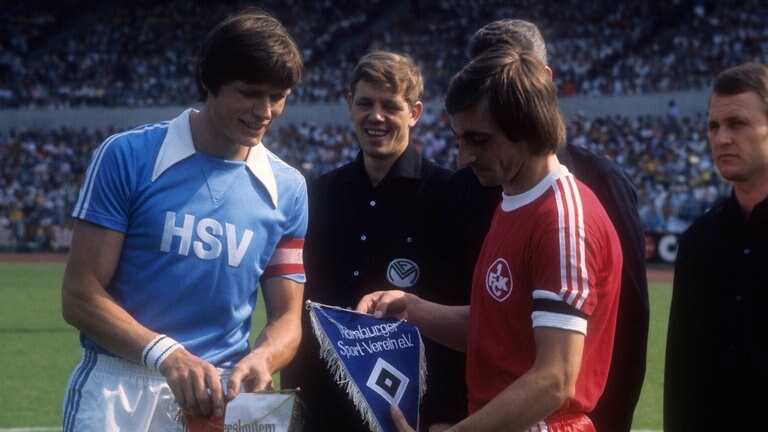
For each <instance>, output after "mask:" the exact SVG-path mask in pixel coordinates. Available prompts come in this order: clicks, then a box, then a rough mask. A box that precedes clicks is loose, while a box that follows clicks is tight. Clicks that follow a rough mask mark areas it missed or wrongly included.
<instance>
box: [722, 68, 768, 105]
mask: <svg viewBox="0 0 768 432" xmlns="http://www.w3.org/2000/svg"><path fill="white" fill-rule="evenodd" d="M748 91H753V92H755V93H757V96H758V97H760V100H762V101H763V106H764V108H765V114H766V115H767V116H768V66H766V65H764V64H760V63H744V64H740V65H738V66H734V67H732V68H729V69H726V70H724V71H723V72H721V73H720V74H719V75H718V76H717V77H716V78H715V80H714V81H713V82H712V92H713V93H714V94H717V95H721V96H733V95H737V94H741V93H745V92H748Z"/></svg>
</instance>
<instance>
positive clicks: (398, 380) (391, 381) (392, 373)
mask: <svg viewBox="0 0 768 432" xmlns="http://www.w3.org/2000/svg"><path fill="white" fill-rule="evenodd" d="M408 381H410V380H409V379H408V377H407V376H405V375H404V374H403V373H402V372H400V371H399V370H397V369H396V368H395V367H394V366H392V365H391V364H389V363H387V362H386V361H385V360H384V359H382V358H379V359H377V360H376V365H374V367H373V371H372V372H371V375H369V376H368V382H367V383H366V385H367V386H368V387H369V388H370V389H372V390H373V391H375V392H376V393H378V394H379V396H381V397H383V398H384V399H385V400H386V401H387V402H389V403H391V404H396V403H399V402H400V399H401V398H402V397H403V393H404V392H405V388H406V387H408Z"/></svg>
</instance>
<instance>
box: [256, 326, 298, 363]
mask: <svg viewBox="0 0 768 432" xmlns="http://www.w3.org/2000/svg"><path fill="white" fill-rule="evenodd" d="M301 337H302V335H301V322H300V320H299V318H298V316H296V317H294V316H291V315H287V316H283V317H281V318H280V319H277V320H275V321H273V322H269V323H268V324H267V325H266V326H265V327H264V329H263V330H262V331H261V333H259V335H258V336H257V337H256V340H255V341H254V344H253V353H252V354H256V355H258V356H259V357H263V358H264V359H265V361H266V363H267V365H268V367H269V369H270V371H271V372H272V373H275V372H278V371H279V370H280V369H282V368H283V367H284V366H285V365H287V364H288V363H289V362H290V361H291V359H293V357H294V356H295V355H296V351H297V350H298V347H299V342H301Z"/></svg>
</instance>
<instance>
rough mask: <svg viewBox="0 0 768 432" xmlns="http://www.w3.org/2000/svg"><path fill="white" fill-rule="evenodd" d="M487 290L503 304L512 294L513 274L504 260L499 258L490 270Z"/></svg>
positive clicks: (486, 279) (486, 277)
mask: <svg viewBox="0 0 768 432" xmlns="http://www.w3.org/2000/svg"><path fill="white" fill-rule="evenodd" d="M485 288H486V289H487V290H488V292H489V293H490V294H491V296H493V298H495V299H496V300H498V301H500V302H502V301H504V300H506V299H507V297H509V295H510V294H512V272H511V271H510V270H509V264H507V261H506V260H504V258H499V259H497V260H496V261H494V262H493V264H491V266H490V267H489V268H488V273H487V274H486V275H485Z"/></svg>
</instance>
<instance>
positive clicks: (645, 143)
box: [0, 112, 730, 250]
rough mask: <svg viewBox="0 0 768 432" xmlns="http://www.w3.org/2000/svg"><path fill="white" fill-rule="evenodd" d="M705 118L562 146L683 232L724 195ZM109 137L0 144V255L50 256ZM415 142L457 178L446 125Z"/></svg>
mask: <svg viewBox="0 0 768 432" xmlns="http://www.w3.org/2000/svg"><path fill="white" fill-rule="evenodd" d="M705 120H706V119H705V117H704V115H703V114H699V115H696V116H693V117H678V116H675V115H669V114H664V115H660V116H645V117H637V118H629V117H624V116H611V117H597V118H589V117H587V116H583V115H580V116H577V117H576V118H574V119H572V120H571V121H569V123H568V139H569V140H570V141H572V142H573V143H575V144H576V145H580V146H584V147H587V148H589V149H591V150H593V151H595V152H597V153H600V154H603V155H606V156H607V157H609V158H611V159H613V160H614V161H616V162H617V163H618V164H619V165H620V166H621V167H622V168H623V169H624V170H626V172H627V173H628V174H629V175H630V176H631V178H632V179H633V181H634V183H635V185H636V186H637V189H638V195H639V200H640V211H641V216H642V219H643V222H644V224H645V228H646V230H648V231H654V232H672V233H679V232H682V231H683V230H684V229H685V228H686V227H687V226H688V224H689V223H690V222H691V221H692V220H693V219H694V218H695V217H697V216H698V215H699V214H701V213H702V212H703V211H705V210H706V209H708V208H710V207H711V206H712V205H713V204H714V203H715V202H716V201H717V200H718V199H720V198H721V197H724V196H726V195H727V194H728V193H729V190H730V189H729V186H728V185H727V184H725V183H723V182H722V180H721V179H720V178H719V177H718V176H717V175H716V174H714V172H715V171H714V168H713V166H712V159H711V156H710V153H709V151H708V147H707V133H706V122H705ZM111 133H112V131H108V130H106V131H105V130H89V129H82V130H72V129H67V128H62V129H55V130H47V131H43V130H24V129H18V130H14V131H11V132H9V133H2V134H0V160H2V161H3V163H2V164H1V165H0V170H1V171H0V232H3V233H5V237H6V238H4V239H3V238H0V245H5V248H6V249H19V250H23V249H36V248H46V249H49V248H54V249H55V247H53V245H52V244H51V241H52V238H53V230H54V229H55V228H56V227H59V226H62V225H67V224H68V223H69V212H70V211H71V209H72V208H73V205H74V202H75V200H76V199H77V192H78V189H79V187H80V185H81V184H82V181H83V178H84V175H85V169H86V167H87V164H88V161H89V158H90V157H91V154H92V152H93V150H94V149H95V148H96V146H98V145H99V144H100V143H101V142H102V141H103V140H104V139H105V138H106V137H107V136H108V135H109V134H111ZM413 136H414V142H415V143H416V145H417V147H418V148H419V149H420V150H421V151H422V152H423V153H424V154H425V155H426V156H427V157H428V158H430V159H433V160H435V161H437V162H438V163H439V164H440V165H443V166H446V167H450V168H455V167H456V155H457V147H456V145H455V138H454V137H453V135H452V134H451V132H450V128H449V125H448V124H447V119H446V118H445V116H444V115H441V114H440V113H434V112H427V113H425V115H424V117H423V118H422V120H421V121H420V122H419V125H418V126H417V127H416V129H415V130H414V134H413ZM265 144H266V145H267V147H268V148H270V149H271V150H272V151H273V152H274V153H276V154H277V155H278V156H280V157H281V158H283V159H284V160H285V161H287V162H288V163H290V164H292V165H293V166H295V167H297V168H299V169H300V170H301V171H302V172H303V173H304V175H305V176H306V177H307V178H308V179H313V178H315V177H317V176H319V175H320V174H322V173H325V172H327V171H329V170H331V169H333V168H335V167H338V166H340V165H342V164H344V163H346V162H349V161H350V160H352V159H353V158H354V157H355V156H356V154H357V145H356V140H355V137H354V135H353V132H352V130H350V129H349V128H348V127H346V126H344V127H342V126H331V125H327V126H318V125H315V124H307V123H304V124H298V125H286V126H282V127H279V128H277V129H275V130H273V131H271V132H270V134H268V136H267V137H265Z"/></svg>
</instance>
